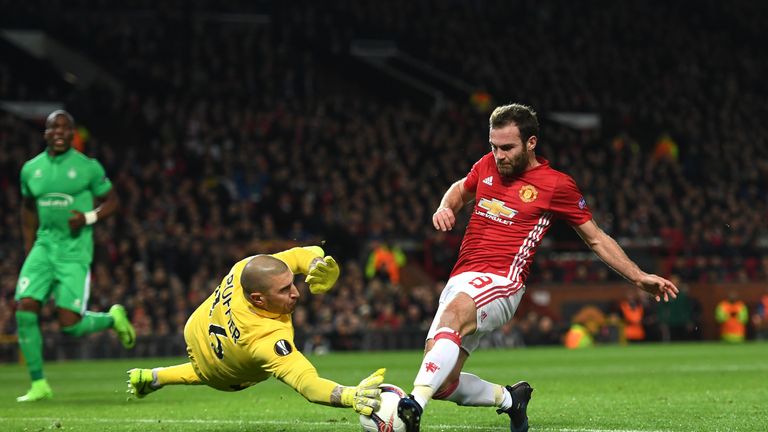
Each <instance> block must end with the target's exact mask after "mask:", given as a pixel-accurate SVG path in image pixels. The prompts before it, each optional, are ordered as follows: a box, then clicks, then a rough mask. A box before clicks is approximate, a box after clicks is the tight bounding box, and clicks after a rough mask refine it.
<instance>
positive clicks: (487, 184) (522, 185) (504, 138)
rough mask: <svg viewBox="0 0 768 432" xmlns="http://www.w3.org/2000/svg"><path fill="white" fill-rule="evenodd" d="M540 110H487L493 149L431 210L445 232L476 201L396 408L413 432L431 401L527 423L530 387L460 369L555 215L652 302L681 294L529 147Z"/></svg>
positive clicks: (516, 299)
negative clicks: (492, 410) (632, 255)
mask: <svg viewBox="0 0 768 432" xmlns="http://www.w3.org/2000/svg"><path fill="white" fill-rule="evenodd" d="M538 134H539V124H538V119H537V118H536V113H535V112H534V111H533V110H532V109H531V108H530V107H527V106H525V105H520V104H511V105H505V106H500V107H498V108H496V109H495V110H494V111H493V113H492V114H491V117H490V133H489V142H490V146H491V151H490V153H488V154H486V155H485V156H483V157H482V158H481V159H480V160H479V161H477V162H476V163H475V164H474V166H473V167H472V169H471V170H470V171H469V174H467V176H466V177H464V178H462V179H460V180H458V181H457V182H455V183H453V184H452V185H451V186H450V187H449V188H448V190H447V191H446V193H445V195H444V196H443V199H442V201H441V202H440V207H438V208H437V210H436V211H435V213H434V215H433V216H432V223H433V224H434V226H435V229H437V230H440V231H449V230H451V229H452V228H453V227H454V224H455V223H456V217H455V215H456V213H457V212H458V211H459V210H460V209H461V208H462V207H464V206H465V205H466V204H467V203H469V202H471V201H473V202H474V204H473V208H472V215H471V217H470V220H469V225H468V226H467V229H466V233H465V234H464V239H463V241H462V243H461V248H460V250H459V258H458V260H457V262H456V265H455V266H454V267H453V271H452V272H451V275H450V278H449V280H448V282H447V284H446V286H445V288H444V289H443V292H442V294H441V296H440V304H439V307H438V310H437V312H436V313H435V317H434V320H433V322H432V326H431V327H430V329H429V333H428V334H427V341H426V347H425V354H424V358H423V361H422V364H421V367H420V368H419V372H418V374H417V375H416V378H415V380H414V387H413V391H412V393H411V395H410V396H409V397H407V398H403V399H401V401H400V404H399V406H398V415H399V416H400V418H401V419H402V420H403V422H404V423H405V424H406V428H407V430H408V432H418V431H419V425H420V421H421V415H422V413H423V410H424V408H425V407H426V405H427V403H428V402H429V400H430V399H443V400H449V401H453V402H455V403H456V404H458V405H467V406H490V407H496V408H497V412H498V413H499V414H502V413H506V414H508V415H509V417H510V430H511V431H512V432H525V431H527V430H528V416H527V406H528V401H529V400H530V398H531V393H532V392H533V388H531V386H530V385H529V384H528V383H527V382H525V381H520V382H518V383H517V384H515V385H512V386H509V385H507V386H502V385H499V384H493V383H490V382H487V381H485V380H483V379H481V378H479V377H478V376H476V375H473V374H470V373H466V372H462V368H463V367H464V362H465V361H466V360H467V358H468V357H469V354H470V353H471V352H472V351H474V350H475V349H476V348H477V346H478V345H479V343H480V339H481V338H482V337H483V336H484V335H486V334H488V333H490V332H492V331H493V330H495V329H497V328H499V327H500V326H501V325H503V324H504V323H506V322H507V321H509V320H510V319H511V318H512V316H513V315H514V314H515V310H516V309H517V307H518V305H519V304H520V299H521V298H522V296H523V293H524V292H525V280H526V278H527V277H528V273H529V270H530V266H531V262H532V261H533V255H534V254H535V252H536V248H537V247H538V245H539V244H541V240H542V238H543V237H544V234H546V232H547V230H548V229H549V227H550V226H551V223H552V221H553V220H555V219H563V220H565V221H566V222H568V223H569V224H570V225H571V226H572V227H573V228H574V229H575V230H576V232H577V233H578V234H579V235H580V236H581V238H582V239H584V242H585V243H587V245H588V246H589V247H590V248H591V249H592V250H593V251H594V252H595V254H597V256H598V257H600V259H602V260H603V261H604V262H605V263H606V264H607V265H608V266H609V267H611V268H612V269H613V270H615V271H616V272H618V273H619V274H620V275H621V276H623V277H624V278H626V279H627V280H628V281H629V282H630V283H632V284H634V285H635V286H637V287H638V288H640V289H642V290H644V291H646V292H648V293H650V294H651V295H652V296H654V297H655V298H656V300H657V301H660V300H662V299H663V300H664V301H668V300H669V299H670V298H675V297H676V296H677V292H678V289H677V287H676V286H675V285H674V284H673V283H672V282H670V281H668V280H667V279H664V278H662V277H659V276H657V275H654V274H649V273H646V272H644V271H642V270H641V269H640V268H639V267H638V266H637V264H635V263H634V262H633V261H632V260H630V259H629V257H627V255H626V253H624V251H623V250H622V248H621V247H620V246H619V245H618V244H617V243H616V241H615V240H614V239H613V238H611V237H610V236H609V235H608V234H606V233H605V232H604V231H602V230H601V229H600V228H599V227H598V226H597V224H596V223H595V221H594V220H593V219H592V213H591V212H590V210H589V207H587V203H586V201H585V200H584V197H583V196H582V194H581V192H580V191H579V188H578V187H577V186H576V183H575V182H574V181H573V179H572V178H571V177H570V176H568V175H567V174H564V173H562V172H560V171H557V170H555V169H553V168H552V167H551V166H550V165H549V162H548V161H547V160H546V159H543V158H541V157H537V156H536V154H535V149H536V143H537V140H538V137H537V136H538Z"/></svg>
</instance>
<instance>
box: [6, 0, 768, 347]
mask: <svg viewBox="0 0 768 432" xmlns="http://www.w3.org/2000/svg"><path fill="white" fill-rule="evenodd" d="M3 3H6V2H0V4H3ZM33 3H35V2H26V3H25V5H26V6H18V7H14V8H13V9H12V12H13V13H9V15H7V16H6V17H5V18H3V21H8V22H13V23H15V24H16V25H24V24H25V23H26V24H29V23H34V24H35V25H37V26H39V27H42V28H44V29H45V30H46V31H47V32H49V33H50V34H52V35H54V36H56V37H58V38H60V39H61V40H62V41H65V42H67V43H68V44H69V45H70V46H72V47H75V48H77V49H79V50H82V51H83V52H85V53H87V54H88V55H90V56H92V58H93V59H95V60H96V61H98V62H100V64H101V65H102V66H103V67H104V68H106V69H107V70H108V71H109V72H110V73H111V74H113V76H115V77H117V78H118V79H119V80H120V81H121V82H122V83H123V84H124V88H123V90H122V91H121V92H120V93H116V94H114V93H110V92H109V91H106V90H98V91H97V90H94V89H90V90H82V89H78V88H76V87H71V86H66V85H50V86H44V87H43V86H42V85H40V83H36V82H34V78H33V77H36V76H38V75H36V74H31V75H27V76H25V74H24V73H23V72H22V73H19V72H18V69H15V68H12V67H11V66H10V65H8V64H5V63H4V62H3V61H2V60H0V99H35V98H40V97H48V98H52V99H57V100H62V101H65V102H66V104H67V108H68V109H69V110H70V111H71V112H72V113H73V114H74V115H75V117H76V119H77V120H79V121H80V123H81V124H83V125H85V126H87V127H88V128H89V129H90V130H91V132H92V133H91V134H90V138H89V139H88V141H87V142H86V144H85V152H86V153H87V154H90V155H93V156H94V157H96V158H98V159H99V160H100V161H101V162H102V164H103V165H104V167H105V169H106V172H107V174H108V175H109V177H110V178H111V179H112V181H113V183H114V185H115V186H116V188H117V193H118V195H119V197H120V200H121V209H120V212H119V214H118V216H117V217H115V218H112V219H110V220H107V221H105V223H104V224H101V225H99V226H98V227H97V229H96V253H95V259H94V264H93V268H92V287H93V288H92V297H91V305H92V308H93V309H102V310H104V309H106V308H108V306H109V305H111V304H113V303H123V304H125V305H126V307H127V308H128V309H129V311H130V312H131V315H132V318H133V321H134V324H135V325H136V327H137V331H138V333H139V335H149V334H152V335H166V334H178V333H180V332H181V331H182V329H183V326H184V322H185V320H186V317H187V316H189V314H190V312H191V311H192V310H193V309H194V308H195V307H196V306H197V305H198V304H199V303H200V302H201V301H202V300H203V299H204V298H205V297H206V296H207V295H208V294H209V293H210V291H211V290H212V289H213V288H214V287H215V286H216V285H217V284H218V282H219V278H221V277H222V276H223V275H224V274H226V271H227V270H228V268H227V266H228V265H229V264H231V263H232V262H235V261H236V260H237V259H238V258H240V257H243V256H247V255H249V254H253V253H261V252H275V251H278V250H281V249H283V248H285V247H287V246H290V245H292V244H302V245H303V244H318V243H321V242H325V246H324V247H325V248H326V250H327V251H328V252H329V253H330V254H332V255H334V256H336V257H337V258H339V260H340V263H341V264H342V278H341V279H340V282H339V284H338V286H337V288H336V289H335V290H334V291H333V293H332V294H330V295H325V296H311V295H309V293H308V291H307V290H306V287H302V290H303V296H302V300H301V305H300V306H299V307H298V308H297V310H296V313H295V315H294V321H295V327H296V329H297V330H298V329H302V328H312V329H314V333H313V335H309V336H308V337H307V338H306V340H307V343H308V345H307V346H308V347H311V349H317V350H322V349H352V348H356V347H359V334H360V333H361V332H362V331H363V330H366V329H371V328H373V329H384V330H388V329H398V328H418V329H422V330H425V329H426V326H428V324H429V322H428V321H426V320H428V319H430V318H431V317H432V316H433V314H434V310H433V309H432V308H435V307H436V304H437V301H436V300H437V296H438V295H439V292H440V289H441V288H442V285H441V283H440V281H443V280H445V277H446V276H447V274H448V272H449V271H450V266H451V265H452V263H453V261H454V259H455V256H456V252H457V248H458V244H459V240H460V238H461V233H460V232H457V233H451V234H444V233H437V232H434V230H433V229H432V228H431V224H430V223H429V219H430V216H431V214H432V212H433V211H434V209H435V208H436V207H437V204H438V201H439V199H440V193H441V191H442V190H443V189H444V188H445V187H446V186H447V185H448V184H449V183H450V181H452V179H455V178H460V177H461V176H463V175H464V174H465V173H466V172H467V170H468V169H469V168H470V163H471V162H472V161H474V160H475V159H477V157H478V156H479V155H481V154H482V153H484V152H486V151H487V113H486V112H483V111H482V110H478V109H477V108H476V107H473V106H471V105H470V104H468V103H464V102H465V101H464V100H458V101H456V100H453V101H451V100H447V101H442V102H441V104H439V105H434V106H422V105H419V104H415V103H412V102H409V101H407V100H404V99H403V98H400V97H399V96H398V92H397V91H394V90H393V94H391V95H386V94H382V91H381V89H380V88H378V86H380V85H381V84H380V83H375V82H371V80H370V79H368V78H366V77H365V72H366V69H363V68H359V67H358V68H357V69H355V68H354V67H350V64H352V63H354V61H353V59H351V57H350V56H349V55H348V53H347V50H346V47H348V46H349V43H350V42H351V41H352V40H354V39H358V38H367V37H382V36H385V35H386V36H387V37H389V38H391V39H393V40H395V41H396V42H397V44H398V46H400V47H402V48H403V49H404V50H406V51H408V52H409V53H410V54H411V55H413V56H417V57H419V58H421V59H423V60H425V61H427V62H431V63H432V64H433V65H435V66H437V67H439V68H442V69H443V70H446V71H450V72H451V73H454V74H456V75H457V76H460V77H461V78H462V79H464V80H466V81H467V82H471V83H476V85H478V86H482V87H484V88H485V89H486V90H488V91H489V92H490V94H492V95H494V98H495V99H496V100H497V101H500V102H504V101H507V100H515V101H523V102H526V103H529V104H531V105H533V106H534V107H535V108H537V109H539V110H540V111H541V113H542V120H543V128H542V138H541V141H540V146H539V150H540V153H541V154H542V155H543V156H544V157H546V158H548V159H550V160H551V161H552V164H553V166H554V167H555V168H560V169H563V170H564V171H567V172H569V173H571V174H572V175H573V177H574V178H575V179H576V181H577V183H578V184H579V185H580V187H581V188H582V190H583V191H584V192H585V194H587V196H586V199H587V202H588V204H589V205H590V207H591V208H592V209H593V212H594V214H595V217H596V218H597V219H598V220H599V221H600V225H601V226H602V228H603V229H605V230H606V231H607V232H609V233H610V234H611V235H612V236H614V237H615V238H617V239H619V240H620V241H621V242H622V244H624V245H625V246H626V247H627V248H628V250H630V251H635V252H636V253H637V254H639V255H643V254H645V255H648V256H649V257H660V259H659V260H658V261H654V262H655V263H656V264H657V266H656V268H657V270H656V271H658V272H659V273H660V274H664V275H670V274H677V275H679V276H680V277H681V278H682V279H683V280H686V281H699V282H704V281H706V282H723V281H766V280H768V257H763V254H764V251H765V248H766V247H768V224H766V223H765V221H766V219H768V189H766V187H765V185H766V184H768V145H766V142H765V140H766V137H768V130H766V128H767V127H768V126H767V125H766V124H765V123H764V122H761V121H760V120H759V119H760V118H765V117H766V115H768V112H766V110H767V109H768V107H767V106H766V105H765V103H764V102H763V101H764V100H765V99H766V96H768V94H767V93H768V89H766V84H765V82H764V80H763V79H762V76H761V75H760V71H762V70H765V69H766V64H765V61H766V57H765V56H762V55H757V53H758V52H760V46H759V40H760V38H759V37H758V33H759V27H760V26H759V25H760V23H761V22H763V20H764V18H765V17H766V8H765V7H764V6H760V5H757V4H747V3H744V5H745V7H747V8H748V9H749V10H750V11H751V12H753V13H739V14H736V13H731V10H730V9H728V8H726V7H725V6H724V5H721V4H719V3H717V2H695V5H696V7H695V8H693V7H692V5H693V4H694V3H693V2H676V3H675V4H671V5H655V6H649V5H643V4H641V3H632V4H631V7H626V5H623V4H621V5H620V4H613V3H611V2H596V3H599V4H600V5H601V6H600V7H598V6H595V7H582V6H580V5H576V4H573V5H571V4H562V3H559V2H543V3H542V2H525V1H523V2H520V6H521V7H520V8H519V9H516V10H515V11H514V12H513V11H510V10H507V8H505V5H506V2H479V3H478V2H441V1H429V2H415V3H413V2H407V1H399V2H397V4H398V5H399V6H400V7H392V6H391V5H388V6H387V7H383V6H382V5H381V4H380V3H377V2H355V1H347V2H331V3H332V6H331V7H328V8H325V7H324V6H323V5H321V4H316V3H314V2H298V3H295V4H294V3H291V5H290V6H288V5H281V4H279V2H276V3H271V2H256V3H255V5H253V6H242V5H241V6H242V7H243V8H245V9H240V10H241V11H243V10H248V11H251V12H257V13H259V14H266V15H268V16H269V17H270V20H269V21H268V22H265V23H260V24H253V23H250V24H249V23H244V22H237V23H224V22H221V21H216V20H214V19H202V18H201V19H190V14H191V15H193V16H196V17H198V18H199V17H201V16H202V15H200V16H198V15H195V14H196V13H200V11H201V10H203V9H207V8H212V7H214V6H213V5H212V4H210V3H213V2H202V1H201V2H193V4H194V5H195V6H194V7H193V8H192V10H189V9H188V8H186V7H184V6H181V5H180V4H179V2H173V1H168V2H163V1H161V2H159V3H158V2H154V1H153V2H142V1H136V2H132V5H133V6H135V7H136V8H137V10H141V11H143V12H142V13H138V12H137V13H124V12H125V11H124V10H123V9H116V8H117V6H113V5H110V4H107V3H104V4H100V5H98V6H97V7H92V8H90V9H89V10H87V11H86V10H85V6H84V3H83V4H81V3H78V2H74V3H72V4H69V3H68V4H67V5H66V8H65V6H64V5H62V4H58V7H59V8H62V9H63V10H62V14H61V15H56V16H55V17H54V14H43V15H42V16H37V15H36V14H35V15H33V14H32V10H33V9H27V8H32V6H29V4H33ZM243 3H244V4H247V3H249V2H243ZM156 4H159V5H158V6H155V5H156ZM446 4H448V5H446ZM534 5H535V6H534ZM3 6H4V5H3ZM174 6H176V8H174ZM2 9H3V10H6V8H5V7H3V8H2ZM9 10H10V9H9ZM174 10H177V11H178V10H181V11H184V12H183V13H172V11H174ZM216 12H231V11H228V10H217V11H216ZM427 12H428V13H427ZM414 14H421V15H419V16H422V17H423V21H421V22H423V25H420V26H416V27H415V28H413V27H412V26H410V25H408V23H409V21H410V19H411V17H412V16H413V15H414ZM105 15H109V16H110V20H105V19H104V17H105ZM638 16H641V17H642V18H640V19H638V18H637V17H638ZM374 17H375V19H374ZM209 18H210V17H209ZM510 22H513V23H516V25H513V26H509V23H510ZM3 24H7V22H3ZM481 24H487V25H481ZM574 34H577V35H578V36H577V37H573V35H574ZM449 48H450V49H449ZM502 48H503V49H502ZM6 49H7V48H6ZM504 50H508V52H503V51H504ZM25 67H28V68H31V69H32V68H36V67H42V66H40V65H37V64H31V65H26V66H25ZM21 89H23V91H22V90H21ZM554 111H586V112H597V113H600V114H601V116H602V118H603V125H602V127H601V128H597V129H586V130H583V129H575V128H571V127H567V126H564V125H561V124H558V123H557V122H555V121H553V120H548V118H549V117H548V115H547V114H548V113H549V112H554ZM41 132H42V127H41V125H39V124H30V123H27V122H25V121H22V120H20V119H19V118H17V117H15V116H13V115H10V114H5V113H0V147H1V148H0V197H1V198H2V199H0V214H2V222H3V223H2V225H0V245H1V246H2V247H1V248H0V275H2V279H0V333H8V334H12V333H14V331H15V328H14V320H13V312H12V310H13V304H12V302H13V292H14V289H15V283H16V275H17V274H18V269H19V265H20V263H21V262H22V259H23V256H22V254H23V251H22V241H21V233H20V230H19V229H18V227H19V211H18V208H19V202H20V199H19V198H20V197H19V178H18V174H19V170H20V167H21V165H22V164H23V163H24V161H26V160H27V159H29V158H31V157H32V156H34V155H36V154H37V153H39V152H40V151H42V149H43V142H42V139H41ZM465 217H466V215H465ZM459 226H463V223H459ZM560 228H562V227H560ZM560 228H553V229H554V230H555V232H554V233H553V235H552V238H553V239H554V241H553V242H552V243H545V244H543V245H542V248H541V251H540V254H541V255H543V256H540V257H539V261H538V263H537V264H536V265H535V266H534V268H533V271H532V276H531V278H530V279H529V283H530V284H531V286H532V288H533V289H535V286H536V285H537V284H549V283H576V284H592V283H601V282H606V281H609V280H614V279H615V278H616V276H615V275H613V274H612V273H610V272H609V271H608V270H607V269H605V267H604V266H603V265H602V264H600V263H593V262H591V261H588V260H580V259H563V258H562V255H558V253H557V252H562V251H566V252H573V251H579V250H583V246H580V245H579V244H578V242H579V240H578V238H574V237H573V234H572V233H570V232H569V230H568V229H567V227H566V228H565V229H560ZM373 241H387V242H392V243H395V244H400V245H402V246H403V248H404V249H405V250H406V252H407V255H408V259H409V260H411V261H413V262H415V263H417V264H419V265H420V266H421V267H423V268H424V269H425V271H426V272H427V273H428V274H429V275H430V276H431V277H432V280H433V281H434V282H430V283H420V284H416V285H414V286H409V287H407V288H408V289H403V287H402V286H400V285H398V284H393V283H391V282H390V281H389V280H388V279H387V278H386V277H384V276H383V275H378V276H376V277H374V278H367V277H366V276H365V272H364V266H365V262H366V260H367V258H368V254H369V253H370V252H371V251H370V247H369V245H370V244H371V242H373ZM542 258H543V259H542ZM648 259H651V258H648ZM653 259H655V258H653ZM523 310H524V309H523ZM48 313H50V311H48ZM43 316H44V318H43V319H42V323H43V328H44V330H45V329H46V326H48V328H47V329H48V330H53V329H52V328H51V326H56V325H57V324H56V323H55V321H54V320H52V319H46V318H45V315H43ZM48 318H49V317H48ZM559 319H560V317H559V315H558V314H555V313H553V314H551V316H550V315H547V314H543V315H542V314H539V313H537V312H534V311H531V312H529V313H526V314H522V315H521V316H519V317H517V318H516V321H517V322H516V323H513V324H512V325H511V326H509V327H508V328H506V329H505V332H508V334H503V335H498V336H499V337H497V338H495V339H493V340H495V341H497V342H494V343H499V344H502V343H505V344H520V343H521V341H522V343H559V341H560V339H559V336H560V335H561V334H562V333H563V332H564V329H565V328H567V323H564V322H561V321H558V320H559ZM314 334H317V335H319V337H318V338H314V337H313V336H314ZM504 341H506V342H504Z"/></svg>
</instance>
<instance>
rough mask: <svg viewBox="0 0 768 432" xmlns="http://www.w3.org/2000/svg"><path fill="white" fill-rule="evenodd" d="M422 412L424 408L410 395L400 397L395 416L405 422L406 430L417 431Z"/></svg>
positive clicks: (408, 431)
mask: <svg viewBox="0 0 768 432" xmlns="http://www.w3.org/2000/svg"><path fill="white" fill-rule="evenodd" d="M423 412H424V409H423V408H422V407H421V405H419V403H418V402H416V400H414V399H413V396H411V395H409V396H408V397H404V398H402V399H400V402H398V404H397V416H398V417H400V420H402V421H403V423H405V430H406V432H419V428H420V425H421V414H422V413H423Z"/></svg>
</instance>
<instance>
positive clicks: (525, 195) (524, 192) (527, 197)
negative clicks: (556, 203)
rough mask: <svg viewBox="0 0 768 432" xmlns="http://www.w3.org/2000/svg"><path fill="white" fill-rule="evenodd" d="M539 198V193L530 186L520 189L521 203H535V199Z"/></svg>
mask: <svg viewBox="0 0 768 432" xmlns="http://www.w3.org/2000/svg"><path fill="white" fill-rule="evenodd" d="M538 196H539V191H537V190H536V188H535V187H533V186H531V185H525V186H523V187H521V188H520V199H521V200H522V201H523V202H526V203H529V202H533V201H536V197H538Z"/></svg>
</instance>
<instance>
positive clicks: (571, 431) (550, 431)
mask: <svg viewBox="0 0 768 432" xmlns="http://www.w3.org/2000/svg"><path fill="white" fill-rule="evenodd" d="M14 420H25V421H50V422H54V421H58V422H62V423H64V422H76V423H115V422H123V423H125V424H130V423H146V424H159V425H162V424H194V425H201V424H202V425H204V424H210V425H217V424H225V425H227V424H234V425H253V426H258V425H273V426H290V425H307V426H329V425H336V426H346V425H349V426H356V425H355V424H353V423H346V422H308V421H280V420H204V419H186V420H179V419H169V420H163V419H136V418H128V419H118V418H82V417H0V422H9V421H14ZM427 427H428V428H429V429H451V430H487V431H490V430H494V431H495V430H497V429H498V428H497V427H493V426H472V425H447V424H429V425H427ZM531 430H532V431H534V432H535V431H545V432H669V431H665V430H657V429H592V428H552V427H545V428H538V427H535V426H532V427H531Z"/></svg>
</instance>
